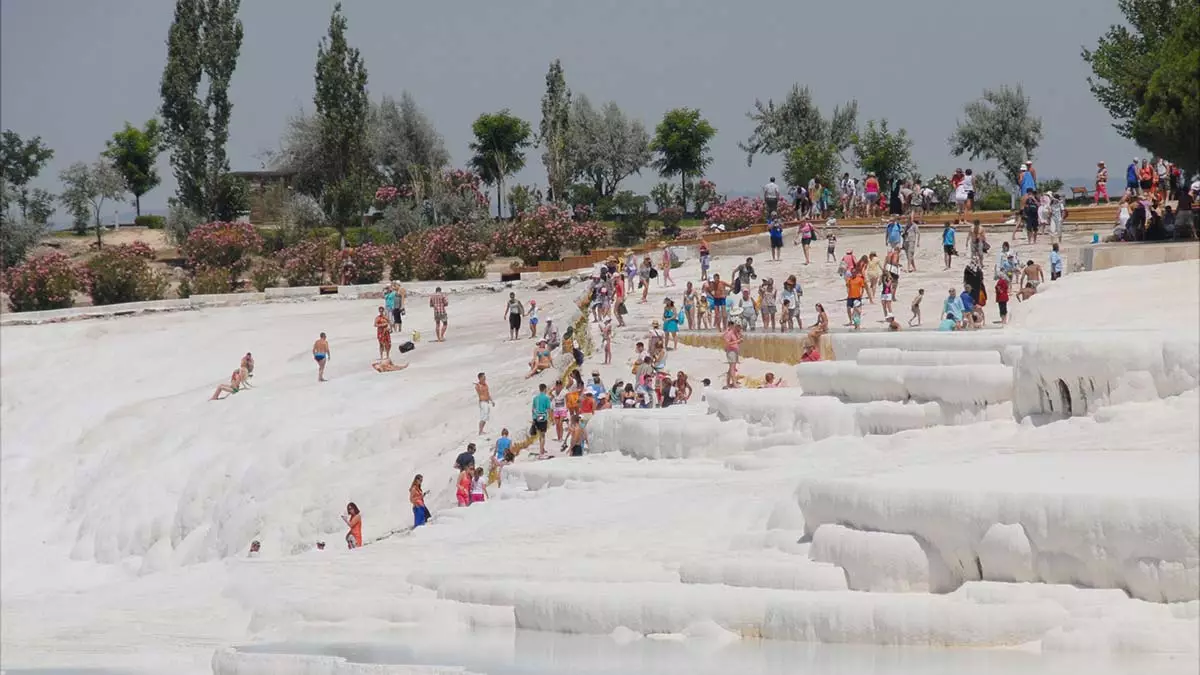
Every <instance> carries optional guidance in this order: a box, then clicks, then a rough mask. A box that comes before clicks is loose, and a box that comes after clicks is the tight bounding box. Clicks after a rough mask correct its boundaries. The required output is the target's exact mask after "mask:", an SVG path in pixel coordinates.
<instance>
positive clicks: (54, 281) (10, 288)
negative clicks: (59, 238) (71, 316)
mask: <svg viewBox="0 0 1200 675" xmlns="http://www.w3.org/2000/svg"><path fill="white" fill-rule="evenodd" d="M80 276H81V275H80V274H79V272H78V271H77V270H76V269H75V267H74V266H72V265H71V260H70V258H68V257H67V256H65V255H63V254H62V253H58V252H54V253H49V254H47V255H43V256H38V257H36V258H30V259H29V260H27V261H25V262H23V263H21V264H20V265H13V266H12V267H9V268H7V269H5V270H4V272H3V275H2V276H0V288H3V290H4V292H5V293H8V299H9V302H10V303H11V304H12V308H13V311H16V312H31V311H37V310H42V309H61V308H63V307H70V306H71V304H72V301H71V291H75V290H79V289H81V288H82V284H81V280H80Z"/></svg>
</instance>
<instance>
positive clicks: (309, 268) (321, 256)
mask: <svg viewBox="0 0 1200 675" xmlns="http://www.w3.org/2000/svg"><path fill="white" fill-rule="evenodd" d="M332 251H333V249H332V248H331V247H330V246H329V243H328V242H327V241H326V240H324V239H306V240H304V241H302V242H299V243H297V244H294V245H292V246H289V247H287V248H285V249H283V250H282V251H280V252H279V253H277V254H275V260H276V261H277V262H278V263H279V266H280V267H282V268H283V278H284V279H285V280H287V283H288V286H317V285H319V284H320V283H321V282H323V281H324V280H325V272H326V271H327V270H328V268H329V262H330V258H331V257H332V255H331V254H332Z"/></svg>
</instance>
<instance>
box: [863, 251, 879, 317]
mask: <svg viewBox="0 0 1200 675" xmlns="http://www.w3.org/2000/svg"><path fill="white" fill-rule="evenodd" d="M866 271H867V301H868V302H870V303H871V304H872V305H873V304H875V291H876V288H877V287H878V286H879V280H880V279H881V278H882V277H883V264H882V263H881V262H880V260H879V256H877V255H875V252H874V251H871V254H870V255H869V256H867V270H866Z"/></svg>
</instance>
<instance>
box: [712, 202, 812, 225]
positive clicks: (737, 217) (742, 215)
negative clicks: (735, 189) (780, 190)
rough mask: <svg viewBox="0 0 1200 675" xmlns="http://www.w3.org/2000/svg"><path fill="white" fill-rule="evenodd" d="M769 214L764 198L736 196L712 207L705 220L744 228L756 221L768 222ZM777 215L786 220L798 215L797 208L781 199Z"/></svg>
mask: <svg viewBox="0 0 1200 675" xmlns="http://www.w3.org/2000/svg"><path fill="white" fill-rule="evenodd" d="M767 215H768V214H767V213H766V205H765V204H764V203H763V200H762V199H760V198H758V197H754V198H747V197H736V198H734V199H729V200H726V201H724V202H721V203H720V204H717V205H716V206H714V207H712V208H710V209H709V210H708V212H707V213H706V214H705V222H706V223H708V224H711V223H724V224H725V227H726V229H729V230H742V229H745V228H747V227H750V226H751V225H754V224H756V223H765V222H767ZM775 215H776V218H778V219H779V220H782V221H785V222H786V221H789V220H792V219H793V218H795V217H796V210H795V209H794V208H792V205H791V204H790V203H789V202H787V201H780V202H779V206H778V207H776V213H775Z"/></svg>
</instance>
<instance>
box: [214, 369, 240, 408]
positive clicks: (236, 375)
mask: <svg viewBox="0 0 1200 675" xmlns="http://www.w3.org/2000/svg"><path fill="white" fill-rule="evenodd" d="M241 388H242V370H241V368H239V369H237V370H235V371H233V375H231V376H230V378H229V384H218V385H217V390H216V391H214V392H213V395H212V398H210V399H208V400H210V401H216V400H217V399H219V398H221V394H222V393H225V394H229V395H231V396H232V395H233V394H236V393H238V391H240V390H241Z"/></svg>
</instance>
